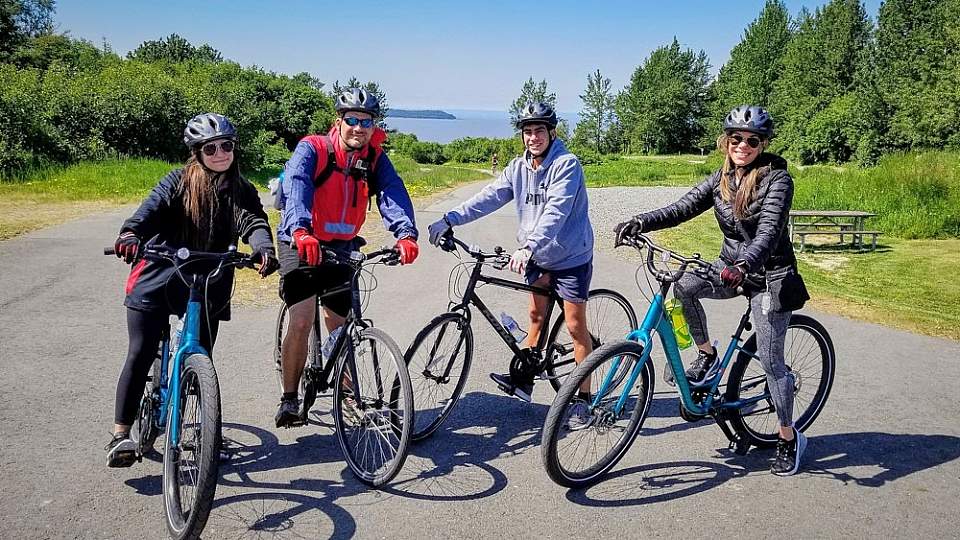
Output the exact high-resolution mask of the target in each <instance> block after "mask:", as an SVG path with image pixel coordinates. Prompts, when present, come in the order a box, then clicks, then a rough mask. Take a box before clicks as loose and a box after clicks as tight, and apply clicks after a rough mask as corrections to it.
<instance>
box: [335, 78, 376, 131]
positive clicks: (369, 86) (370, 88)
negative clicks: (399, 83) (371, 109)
mask: <svg viewBox="0 0 960 540" xmlns="http://www.w3.org/2000/svg"><path fill="white" fill-rule="evenodd" d="M350 88H363V89H364V90H366V91H367V92H370V93H371V94H373V95H374V96H376V98H377V101H379V102H380V118H379V119H378V120H377V126H378V127H379V128H381V129H386V127H387V122H386V118H387V116H388V115H389V114H390V106H389V104H388V103H387V93H386V92H384V91H383V89H382V88H380V83H378V82H376V81H368V82H366V83H361V82H360V79H358V78H356V77H350V80H349V81H347V84H345V85H343V86H340V81H339V80H337V81H333V99H334V100H336V98H337V96H339V95H340V94H341V93H342V92H343V91H344V90H347V89H350Z"/></svg>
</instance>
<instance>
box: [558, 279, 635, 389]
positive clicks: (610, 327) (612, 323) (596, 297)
mask: <svg viewBox="0 0 960 540" xmlns="http://www.w3.org/2000/svg"><path fill="white" fill-rule="evenodd" d="M635 328H637V315H636V313H634V312H633V307H631V306H630V302H628V301H627V299H626V298H624V297H623V295H622V294H620V293H618V292H616V291H611V290H609V289H594V290H592V291H590V297H589V299H588V300H587V329H588V330H589V331H590V341H591V343H592V344H593V349H594V350H596V349H598V348H599V347H600V346H601V345H603V344H604V343H608V342H611V341H616V340H621V339H623V338H625V337H627V334H629V333H630V332H632V331H633V330H634V329H635ZM544 358H546V360H547V365H546V375H547V377H548V378H549V380H550V384H551V385H552V386H553V389H554V390H560V386H561V385H562V384H563V380H564V378H566V377H567V375H569V374H570V372H572V371H573V370H574V368H576V367H577V364H576V360H575V359H574V357H573V337H571V336H570V332H569V331H568V330H567V325H566V323H565V321H564V319H563V312H562V311H561V312H560V313H559V314H558V315H557V318H556V319H555V321H554V323H553V326H552V329H551V331H550V339H548V340H547V348H546V353H545V354H544Z"/></svg>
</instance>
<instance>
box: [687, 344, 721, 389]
mask: <svg viewBox="0 0 960 540" xmlns="http://www.w3.org/2000/svg"><path fill="white" fill-rule="evenodd" d="M719 367H720V362H717V353H716V352H714V353H713V354H710V353H706V352H703V351H700V353H699V354H698V355H697V359H696V360H694V361H693V366H691V367H690V369H688V370H687V371H686V374H687V380H688V381H690V384H692V385H693V386H700V385H701V384H704V383H706V382H707V381H709V380H710V379H712V378H713V376H714V375H716V373H717V369H718V368H719Z"/></svg>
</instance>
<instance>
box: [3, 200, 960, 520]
mask: <svg viewBox="0 0 960 540" xmlns="http://www.w3.org/2000/svg"><path fill="white" fill-rule="evenodd" d="M475 190H476V186H468V187H465V188H462V189H460V190H458V191H456V192H454V193H452V194H450V195H449V196H448V197H447V198H445V199H443V200H439V201H434V202H433V203H432V204H431V205H430V206H429V207H427V208H422V209H420V210H419V211H418V221H419V223H420V224H421V227H422V228H424V229H425V228H426V225H427V224H428V223H430V222H431V221H432V220H433V219H436V217H437V216H438V215H439V214H438V213H437V211H438V210H445V209H447V208H449V207H450V206H452V204H453V202H454V201H455V200H456V199H459V198H462V197H464V196H466V195H468V194H469V193H471V192H473V191H475ZM130 210H131V209H130V208H124V209H121V210H118V211H113V212H109V213H105V214H99V215H95V216H91V217H84V218H81V219H77V220H74V221H71V222H69V223H66V224H64V225H61V226H57V227H52V228H49V229H45V230H41V231H37V232H34V233H30V234H27V235H24V236H22V237H19V238H16V239H13V240H9V241H5V242H0V328H2V339H0V441H2V444H0V518H2V519H0V537H2V538H144V539H149V538H164V537H166V530H165V527H164V524H163V517H162V512H163V509H162V500H161V495H160V473H161V467H160V464H158V463H156V462H151V461H144V462H143V463H141V464H138V465H135V466H134V467H132V468H130V469H121V470H111V469H107V468H106V467H105V465H104V461H105V460H104V456H105V453H104V451H103V445H104V444H105V443H106V442H107V440H108V438H109V436H108V432H109V430H110V428H111V424H112V420H113V396H114V388H115V384H116V379H117V375H118V373H119V370H120V367H121V364H122V361H123V358H124V354H125V350H126V331H125V322H124V308H123V307H122V299H123V298H122V288H123V287H122V285H123V281H124V278H125V276H126V272H127V268H126V267H124V266H123V265H122V264H119V263H118V262H117V260H116V259H115V258H112V257H104V256H102V255H101V253H102V252H101V248H102V247H103V246H105V245H109V244H110V243H111V242H112V241H113V238H114V235H115V231H116V229H117V228H118V226H119V224H120V222H121V221H122V219H123V218H124V217H125V216H126V215H127V214H129V212H130ZM515 223H516V218H515V217H514V216H512V215H511V211H510V210H509V209H505V210H503V211H501V212H499V213H498V214H496V215H494V216H491V217H488V218H487V219H485V220H483V221H481V222H479V223H478V224H474V225H472V226H468V227H464V228H462V236H463V237H464V238H469V239H472V240H473V241H474V242H476V243H478V244H480V245H481V246H485V247H492V246H493V245H495V244H502V245H504V246H505V247H512V245H513V241H512V238H513V234H514V230H515V229H514V227H515ZM601 235H602V236H603V237H604V238H605V237H606V232H605V231H600V232H599V233H598V236H601ZM421 253H422V254H421V258H420V260H418V261H417V263H416V264H414V265H412V266H410V267H404V268H385V269H382V270H379V271H378V274H377V275H378V278H379V286H378V289H377V290H376V291H375V292H374V293H373V295H372V302H371V305H370V308H369V311H368V314H369V315H370V316H371V317H372V318H373V319H374V321H375V322H376V324H377V326H379V327H381V328H383V329H384V330H386V331H387V332H389V333H390V334H391V335H393V336H394V337H395V338H396V340H397V342H398V343H399V344H400V345H401V348H406V346H407V345H408V344H409V343H410V340H411V339H412V338H413V336H414V334H415V333H416V331H417V330H418V329H419V328H420V327H421V326H423V325H424V324H425V323H426V322H427V321H428V320H430V318H432V317H433V316H434V315H436V314H438V313H440V312H441V311H443V310H444V309H445V306H446V303H447V277H448V274H449V269H450V268H452V267H453V265H454V264H455V263H456V262H457V260H456V259H455V258H454V257H453V256H451V255H450V254H446V253H443V252H441V251H439V250H437V249H434V248H432V247H430V246H428V245H424V246H423V247H422V252H421ZM634 270H635V265H634V264H633V263H631V262H629V261H627V260H624V259H622V258H620V257H615V256H613V255H611V254H609V253H608V252H602V253H600V254H599V255H598V256H597V260H596V271H595V273H594V286H595V287H601V286H603V287H610V288H614V289H616V290H619V291H621V292H623V293H624V294H626V295H627V296H628V297H629V298H631V301H632V302H633V303H634V308H635V309H636V310H638V311H642V310H643V309H644V308H645V304H643V302H642V297H640V296H639V294H638V291H637V287H636V285H635V284H634V280H633V276H634ZM481 293H482V294H483V296H484V298H485V300H489V302H490V303H491V304H492V308H493V309H494V310H495V312H498V311H499V310H500V309H504V310H506V311H508V312H511V313H514V316H515V317H516V318H517V319H519V320H522V317H520V316H518V315H522V314H523V312H524V308H523V305H524V304H525V299H524V298H523V296H521V295H518V294H517V293H512V292H503V291H500V290H496V289H493V288H490V287H488V288H484V289H482V290H481ZM707 309H708V312H709V314H710V316H711V328H713V329H715V330H714V332H715V333H716V334H718V337H722V336H724V335H725V333H724V332H725V331H726V329H728V328H730V329H732V327H733V324H734V322H735V318H736V317H738V316H739V313H738V312H737V310H738V309H739V307H737V306H734V305H733V304H732V303H731V302H727V303H718V302H714V303H708V304H707ZM808 311H809V310H808ZM810 314H811V315H813V316H815V317H816V318H817V319H819V320H820V321H821V322H823V323H824V324H825V325H826V327H827V328H828V330H829V331H830V333H831V334H832V336H833V340H834V343H835V345H836V350H837V355H838V373H837V377H836V382H835V384H834V387H833V393H832V395H831V398H830V400H829V402H828V403H827V406H826V409H825V410H824V412H823V414H822V415H821V416H820V418H819V419H818V420H817V422H816V424H814V426H813V427H812V428H811V429H810V430H809V431H808V435H809V437H810V440H809V445H808V449H807V454H806V456H805V460H804V469H803V471H802V472H801V473H800V474H798V475H796V476H794V477H790V478H778V477H775V476H772V475H770V474H769V472H768V468H769V461H770V459H771V456H772V454H771V452H770V451H756V450H755V451H752V452H751V453H750V454H748V455H747V456H744V457H740V456H736V455H733V454H732V453H730V452H728V451H727V450H726V446H727V444H726V439H725V438H724V436H723V435H722V433H721V432H720V431H719V430H718V429H717V427H716V426H715V425H713V424H711V423H709V422H707V421H702V422H699V423H695V424H690V423H687V422H684V421H683V420H682V419H680V418H679V417H678V416H677V406H678V403H677V399H676V397H675V395H674V394H672V393H670V392H667V391H666V390H667V389H666V387H665V386H664V385H663V384H662V383H659V381H658V383H659V384H658V386H657V390H658V392H657V394H656V395H655V398H654V402H653V408H652V411H651V415H650V418H649V419H648V420H647V423H646V425H645V427H644V430H643V431H642V432H641V436H640V438H638V439H637V441H636V442H635V443H634V446H633V448H632V449H631V451H630V452H629V453H628V454H627V455H626V457H625V458H624V459H623V460H622V461H621V463H620V464H619V465H618V467H617V468H615V469H614V470H613V471H612V472H611V473H610V475H609V476H608V477H607V478H606V479H604V480H603V481H601V482H600V483H599V484H597V485H596V486H594V487H592V488H589V489H587V490H584V491H568V490H565V489H562V488H560V487H558V486H556V485H555V484H553V483H552V482H551V481H550V480H549V479H548V478H547V476H546V474H545V472H544V471H543V468H542V465H541V462H540V449H539V441H540V430H541V426H542V424H543V420H544V417H545V416H546V411H547V408H548V406H549V403H550V402H551V401H552V398H553V392H552V390H551V389H549V388H548V387H547V385H546V384H541V385H539V386H538V387H537V389H536V391H535V394H534V400H535V403H533V404H526V403H523V402H521V401H519V400H516V399H513V398H509V397H507V396H504V395H502V394H500V393H499V392H497V391H496V389H495V388H494V387H493V385H492V383H491V382H490V381H489V379H488V378H487V373H488V372H491V371H501V370H504V369H505V363H506V361H507V360H508V356H509V355H508V354H507V352H506V348H505V347H504V346H503V344H502V343H500V342H499V341H497V338H496V337H495V336H494V335H493V333H492V331H490V330H489V329H488V328H486V325H485V324H484V325H481V323H482V321H478V322H477V323H476V324H475V331H476V333H477V338H478V342H477V347H476V353H477V354H476V358H475V359H474V365H473V370H472V374H471V377H470V381H469V382H468V384H467V388H466V390H465V395H464V397H463V399H462V401H461V403H460V404H459V405H458V407H457V409H456V410H455V412H454V413H453V414H452V416H451V417H450V418H449V420H448V421H447V423H446V424H445V426H444V427H443V428H442V429H441V430H440V431H438V432H437V433H436V434H435V435H434V436H433V437H432V438H431V439H429V440H427V441H425V442H424V443H421V444H419V445H417V446H415V447H413V452H412V454H411V456H410V458H409V459H408V461H407V464H406V466H405V467H404V470H403V471H402V472H401V473H400V475H399V476H398V477H397V478H396V479H395V480H394V481H393V482H392V483H391V484H390V485H389V486H388V487H386V488H385V489H381V490H370V489H367V488H366V487H365V486H364V485H363V484H361V483H360V482H358V481H357V480H355V479H354V478H353V476H352V475H351V473H350V472H349V470H348V469H347V468H346V465H345V464H344V462H343V461H342V458H341V456H340V451H339V448H338V446H337V443H336V440H335V437H334V435H333V433H332V431H331V429H330V427H329V424H330V417H329V415H321V416H319V418H318V420H319V423H317V424H314V425H311V426H308V427H304V428H300V429H291V430H282V431H278V430H276V429H274V428H273V427H272V423H273V414H274V412H275V408H276V403H277V400H278V397H279V396H278V395H277V390H276V382H275V380H274V376H273V373H272V372H271V371H270V369H269V366H268V364H269V362H270V360H271V346H272V344H271V331H272V327H273V324H274V317H275V315H276V308H275V307H264V308H250V307H240V308H237V309H235V310H234V320H233V321H232V322H230V323H227V324H226V325H224V326H222V327H221V328H222V330H221V334H220V339H219V342H218V344H217V349H216V355H215V356H216V358H215V361H216V365H217V369H218V373H219V377H220V384H221V388H222V395H223V416H224V428H225V429H224V436H225V438H226V440H227V443H228V448H229V449H230V451H231V452H232V459H231V461H230V462H228V463H225V464H224V465H222V466H221V470H220V472H221V477H220V481H219V487H218V489H217V494H216V502H215V508H214V510H213V513H212V516H211V519H210V521H209V523H208V524H207V528H206V531H205V534H204V538H324V537H353V536H356V537H361V538H386V537H390V538H426V537H430V538H475V537H492V536H503V537H535V538H539V537H545V538H568V537H571V536H580V537H587V538H596V537H614V536H616V537H623V536H628V537H639V536H641V535H644V536H663V537H676V536H681V535H683V536H686V537H706V536H708V535H710V536H717V537H743V536H751V537H771V536H773V537H780V536H784V535H786V536H788V537H861V538H867V537H900V538H904V537H957V535H958V532H957V531H960V516H958V512H957V508H958V505H957V501H958V500H960V460H958V459H957V458H958V457H960V404H958V403H960V402H958V400H957V398H956V396H957V384H958V381H960V343H957V342H953V341H947V340H942V339H935V338H929V337H924V336H918V335H914V334H910V333H906V332H902V331H899V330H893V329H889V328H885V327H881V326H877V325H873V324H867V323H862V322H858V321H853V320H848V319H842V318H838V317H834V316H830V315H826V314H822V313H816V312H811V313H810ZM656 367H657V369H658V370H659V369H660V367H661V366H656ZM658 378H659V373H658ZM318 408H319V409H320V410H321V411H326V410H328V409H329V401H328V400H327V401H324V400H321V401H320V402H319V404H318Z"/></svg>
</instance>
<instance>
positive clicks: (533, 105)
mask: <svg viewBox="0 0 960 540" xmlns="http://www.w3.org/2000/svg"><path fill="white" fill-rule="evenodd" d="M527 124H546V125H547V127H549V128H550V129H554V128H555V127H557V113H555V112H553V107H551V106H549V105H547V104H546V103H542V102H530V103H527V104H526V105H524V106H523V108H521V109H520V112H519V113H517V120H516V126H517V129H523V126H525V125H527Z"/></svg>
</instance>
